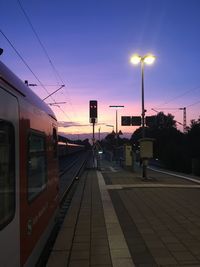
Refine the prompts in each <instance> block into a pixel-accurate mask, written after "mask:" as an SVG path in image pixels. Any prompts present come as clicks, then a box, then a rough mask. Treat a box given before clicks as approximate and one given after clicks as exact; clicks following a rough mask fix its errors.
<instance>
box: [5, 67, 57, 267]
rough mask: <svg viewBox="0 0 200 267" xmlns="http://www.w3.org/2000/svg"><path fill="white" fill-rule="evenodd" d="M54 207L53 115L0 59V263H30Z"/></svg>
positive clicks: (14, 265) (42, 240)
mask: <svg viewBox="0 0 200 267" xmlns="http://www.w3.org/2000/svg"><path fill="white" fill-rule="evenodd" d="M57 209H58V160H57V121H56V117H55V115H54V113H53V112H52V110H51V109H50V108H49V107H48V106H47V105H46V104H45V103H44V102H43V101H42V100H41V99H40V98H39V97H37V95H35V94H34V93H33V92H32V91H31V90H30V89H29V88H28V87H27V86H26V85H25V84H24V83H23V82H22V81H21V80H20V79H18V78H17V77H16V76H15V75H14V74H13V73H12V72H11V71H10V70H9V69H8V68H7V67H6V66H5V65H4V64H3V63H1V62H0V248H1V251H0V265H1V266H4V267H11V266H12V267H19V266H20V267H21V266H28V267H32V266H35V264H36V261H37V260H38V255H39V254H40V252H41V250H42V248H43V247H44V245H45V242H46V240H47V238H48V236H49V234H50V232H51V230H52V228H53V226H54V222H55V217H56V213H57Z"/></svg>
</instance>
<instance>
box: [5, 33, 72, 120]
mask: <svg viewBox="0 0 200 267" xmlns="http://www.w3.org/2000/svg"><path fill="white" fill-rule="evenodd" d="M0 32H1V34H2V35H3V36H4V38H5V39H6V40H7V42H8V43H9V44H10V46H11V47H12V48H13V50H14V51H15V53H16V54H17V55H18V56H19V58H20V59H21V60H22V62H23V63H24V64H25V66H26V67H27V68H28V69H29V71H30V72H31V73H32V74H33V76H34V77H35V79H36V80H37V81H38V82H39V84H40V85H41V86H42V88H43V89H44V90H45V91H46V93H47V94H48V95H49V94H50V93H49V92H48V90H47V89H46V88H45V86H44V85H43V83H42V82H41V81H40V79H39V78H38V77H37V75H36V74H35V73H34V72H33V70H32V69H31V68H30V66H29V65H28V63H27V62H26V61H25V59H24V58H23V57H22V55H21V54H20V53H19V52H18V50H17V49H16V48H15V46H14V45H13V44H12V42H11V41H10V40H9V38H8V37H7V36H6V35H5V33H4V32H3V31H2V30H1V29H0ZM50 97H51V99H52V100H53V102H54V103H55V104H56V101H55V100H54V99H53V98H52V96H50ZM57 107H58V108H59V109H60V110H61V111H62V113H63V114H64V115H65V116H66V117H67V118H68V119H69V120H70V121H71V122H72V120H71V119H70V117H69V115H68V114H66V112H65V111H64V110H63V109H62V108H61V107H60V106H58V105H57Z"/></svg>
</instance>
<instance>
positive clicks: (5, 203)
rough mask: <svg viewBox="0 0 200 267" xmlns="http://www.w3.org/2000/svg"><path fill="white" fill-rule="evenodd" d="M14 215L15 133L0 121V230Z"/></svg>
mask: <svg viewBox="0 0 200 267" xmlns="http://www.w3.org/2000/svg"><path fill="white" fill-rule="evenodd" d="M14 214H15V133H14V127H13V125H12V124H11V123H9V122H6V121H1V120H0V229H2V228H3V227H5V226H6V225H7V224H8V223H9V222H10V221H11V220H12V219H13V217H14Z"/></svg>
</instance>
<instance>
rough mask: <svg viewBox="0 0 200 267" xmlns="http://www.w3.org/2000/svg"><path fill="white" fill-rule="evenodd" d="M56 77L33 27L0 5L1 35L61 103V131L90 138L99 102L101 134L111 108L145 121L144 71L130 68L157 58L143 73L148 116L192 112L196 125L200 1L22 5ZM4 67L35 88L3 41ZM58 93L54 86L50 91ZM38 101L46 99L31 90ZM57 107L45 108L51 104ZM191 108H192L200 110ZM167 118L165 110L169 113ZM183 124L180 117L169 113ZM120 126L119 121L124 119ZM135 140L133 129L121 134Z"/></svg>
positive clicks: (12, 5)
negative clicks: (92, 107) (93, 105)
mask: <svg viewBox="0 0 200 267" xmlns="http://www.w3.org/2000/svg"><path fill="white" fill-rule="evenodd" d="M20 3H21V5H22V6H23V8H24V10H25V12H26V14H27V15H28V17H29V19H30V21H31V23H32V25H33V27H34V29H35V30H36V32H37V34H38V36H39V38H40V40H41V41H42V44H43V45H44V47H45V49H46V51H47V52H48V55H49V57H50V60H51V61H52V63H53V65H54V66H55V68H56V70H57V71H58V73H59V76H60V77H61V79H60V77H58V76H57V75H56V74H55V72H54V71H53V69H52V67H51V65H50V64H49V60H48V58H47V57H46V56H45V53H44V51H43V50H42V48H41V46H40V44H39V42H38V41H37V39H36V37H35V35H34V33H33V31H32V29H31V27H30V25H29V24H28V22H27V20H26V18H25V16H24V14H23V12H22V9H21V8H20V5H19V1H18V0H3V1H2V3H1V16H0V22H1V30H2V31H3V33H4V34H5V35H6V36H7V38H8V39H9V40H10V42H11V43H12V44H13V45H14V47H15V48H16V49H17V50H18V52H19V53H20V54H21V55H22V56H23V58H24V59H25V61H26V62H27V63H28V65H29V66H30V68H31V69H32V70H33V72H34V73H35V74H36V76H37V77H38V78H39V80H40V81H41V82H42V83H43V84H44V85H45V88H46V89H47V90H48V91H49V92H52V91H54V90H56V89H57V88H58V87H59V85H60V84H62V83H63V82H64V84H65V88H64V89H62V90H61V91H59V92H58V93H57V94H56V95H54V97H53V99H54V100H55V101H64V102H66V104H64V105H61V109H62V110H61V109H59V108H58V107H53V110H54V112H55V113H56V115H57V118H58V120H59V121H64V122H65V125H67V126H70V125H71V127H65V128H60V131H66V132H67V133H72V134H76V135H78V134H81V133H90V132H91V130H92V127H91V126H90V125H89V113H88V107H89V100H91V99H94V100H98V104H99V109H98V114H99V118H98V122H99V123H100V125H97V126H96V129H97V130H98V128H99V127H101V132H109V131H111V128H108V127H107V126H106V124H112V125H115V111H114V110H111V109H110V108H109V105H124V106H125V108H124V109H122V110H119V112H118V114H119V117H120V116H121V115H123V116H126V115H140V114H141V71H140V67H139V66H133V65H131V64H130V63H129V59H130V56H131V55H132V54H133V53H135V52H137V53H139V54H141V55H145V54H146V53H148V52H152V53H153V54H154V55H155V56H156V57H157V59H156V62H155V64H154V65H152V66H146V67H145V108H146V109H147V115H154V114H155V112H153V111H152V110H151V108H155V109H158V108H163V109H164V108H179V107H187V123H188V124H190V120H191V119H197V118H198V117H199V105H200V75H199V70H200V50H199V47H200V34H199V29H200V16H199V14H200V1H199V0H190V1H189V0H185V1H184V0H137V1H135V0H93V1H92V0H90V1H88V0H67V1H66V0H60V1H53V0H43V1H41V0H29V1H25V0H20ZM0 41H1V47H2V48H3V49H4V54H3V55H2V56H1V60H2V61H3V62H4V63H5V64H6V65H7V66H8V67H9V68H10V69H11V70H13V71H14V72H15V73H16V74H17V76H19V77H20V78H21V79H22V80H28V81H29V83H36V84H38V81H37V80H36V79H35V77H34V76H33V75H32V74H31V72H30V71H29V70H28V69H27V67H26V66H25V65H24V64H23V63H22V61H21V59H20V58H19V57H18V56H17V55H16V53H15V52H14V50H13V49H12V48H11V46H10V45H9V44H8V42H7V41H6V40H5V38H4V37H3V35H2V34H0ZM48 85H55V86H48ZM32 90H34V91H35V93H36V94H38V95H39V96H40V97H41V98H44V97H45V96H46V95H47V93H46V91H45V90H44V88H42V87H41V86H37V87H33V88H32ZM52 101H53V100H52V99H49V100H48V101H46V102H47V103H49V102H52ZM198 101H199V103H197V104H195V105H193V103H196V102H198ZM164 111H165V110H164ZM165 112H166V113H168V112H170V113H172V114H173V115H175V118H176V120H178V121H180V122H182V121H183V119H182V117H183V114H182V111H180V110H172V111H170V110H166V111H165ZM119 124H120V119H119ZM119 128H120V129H121V130H122V131H123V132H124V133H125V132H130V133H132V132H133V130H134V128H133V127H120V126H119Z"/></svg>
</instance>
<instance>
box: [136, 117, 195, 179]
mask: <svg viewBox="0 0 200 267" xmlns="http://www.w3.org/2000/svg"><path fill="white" fill-rule="evenodd" d="M152 119H153V120H152V123H151V125H149V127H146V128H145V136H146V137H151V138H154V139H155V141H154V157H155V158H156V159H157V160H158V162H160V163H161V165H162V166H164V167H165V168H168V169H171V170H175V171H180V172H187V173H194V174H197V175H200V118H199V119H198V120H193V121H191V125H190V126H189V127H188V128H187V132H186V133H182V132H181V131H179V130H178V129H177V128H176V121H175V120H174V117H173V116H172V115H171V114H168V115H165V114H164V113H162V112H160V113H158V114H157V116H152ZM141 137H142V135H141V128H139V129H137V130H136V131H135V132H134V133H133V135H132V137H131V142H132V144H133V146H134V147H135V149H136V150H137V149H138V145H139V144H138V140H139V139H140V138H141Z"/></svg>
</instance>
